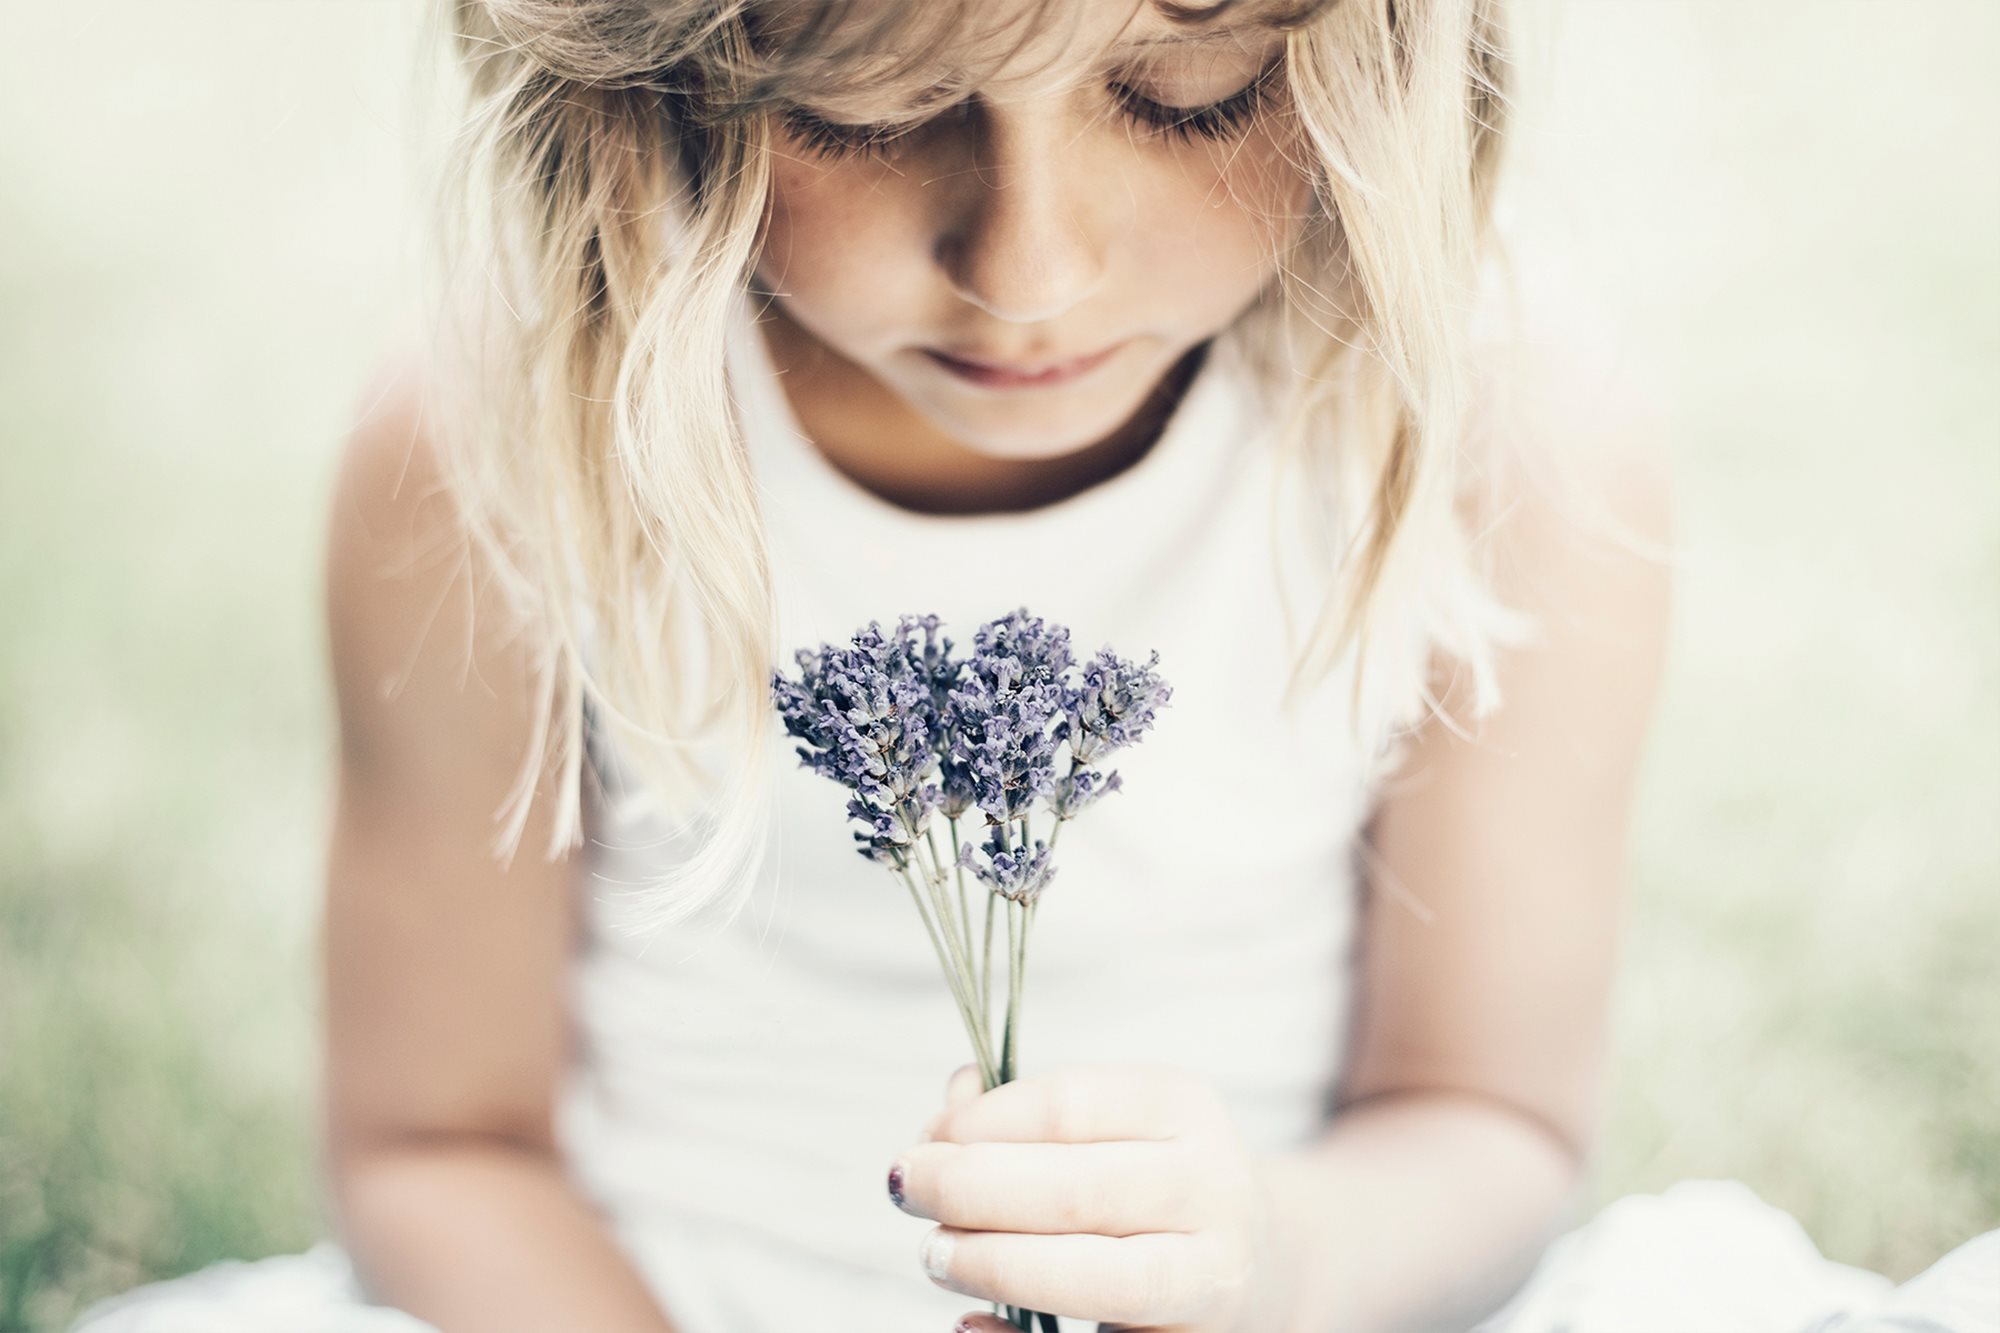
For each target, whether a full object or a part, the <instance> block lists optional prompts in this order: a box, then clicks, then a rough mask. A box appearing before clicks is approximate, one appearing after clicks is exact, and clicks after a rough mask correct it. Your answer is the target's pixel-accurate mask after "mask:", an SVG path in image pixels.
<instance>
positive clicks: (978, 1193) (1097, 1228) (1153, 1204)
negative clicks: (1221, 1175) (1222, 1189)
mask: <svg viewBox="0 0 2000 1333" xmlns="http://www.w3.org/2000/svg"><path fill="white" fill-rule="evenodd" d="M1206 1165H1207V1158H1206V1156H1205V1155H1203V1154H1201V1153H1200V1151H1199V1149H1198V1148H1197V1147H1194V1146H1190V1145H1189V1143H1188V1142H1187V1141H1185V1140H1173V1141H1169V1142H1164V1143H1161V1142H1150V1141H1118V1142H1112V1143H969V1144H958V1143H945V1142H934V1143H919V1144H916V1145H914V1146H913V1147H911V1148H910V1150H909V1151H907V1152H905V1153H904V1154H903V1156H902V1157H901V1158H900V1159H898V1161H897V1163H896V1166H895V1168H894V1169H895V1170H896V1172H897V1173H898V1174H897V1176H896V1179H895V1186H894V1189H893V1190H892V1193H891V1197H892V1198H895V1199H897V1206H898V1207H900V1208H902V1210H903V1211H904V1212H907V1213H913V1214H915V1215H916V1216H918V1217H928V1218H930V1219H931V1220H932V1221H934V1222H943V1223H945V1224H947V1225H949V1226H954V1227H962V1228H966V1229H968V1230H980V1231H1023V1232H1038V1233H1043V1234H1064V1233H1068V1232H1078V1231H1089V1232H1096V1233H1098V1234H1099V1235H1105V1236H1131V1235H1137V1234H1139V1233H1141V1232H1148V1231H1195V1230H1198V1229H1199V1228H1200V1227H1201V1226H1202V1225H1203V1224H1204V1221H1205V1220H1208V1219H1212V1218H1213V1217H1214V1216H1215V1215H1216V1213H1217V1211H1218V1206H1219V1205H1218V1202H1217V1200H1216V1199H1214V1198H1212V1197H1210V1196H1211V1195H1212V1194H1213V1193H1214V1192H1213V1191H1212V1190H1211V1189H1210V1188H1209V1183H1208V1175H1209V1173H1208V1172H1207V1171H1206V1170H1205V1169H1204V1168H1205V1167H1206Z"/></svg>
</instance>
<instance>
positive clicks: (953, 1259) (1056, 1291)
mask: <svg viewBox="0 0 2000 1333" xmlns="http://www.w3.org/2000/svg"><path fill="white" fill-rule="evenodd" d="M933 1237H936V1238H939V1240H940V1241H941V1242H942V1243H937V1242H934V1241H933ZM924 1239H925V1242H926V1245H925V1249H926V1263H925V1271H927V1272H928V1273H930V1275H931V1280H932V1281H933V1282H935V1283H937V1284H938V1285H939V1286H941V1287H945V1288H947V1289H949V1290H951V1291H956V1292H959V1293H961V1294H963V1295H966V1296H970V1297H973V1298H974V1299H977V1300H985V1301H999V1302H1002V1303H1004V1304H1009V1305H1014V1306H1016V1307H1019V1308H1025V1309H1031V1310H1060V1311H1062V1313H1063V1317H1064V1318H1065V1319H1077V1320H1093V1319H1094V1320H1098V1321H1100V1322H1103V1323H1110V1324H1137V1325H1139V1326H1141V1327H1144V1326H1147V1325H1152V1324H1181V1323H1196V1322H1198V1321H1199V1320H1200V1319H1201V1318H1202V1317H1203V1316H1204V1314H1205V1313H1206V1312H1207V1310H1208V1308H1209V1306H1210V1305H1211V1304H1212V1303H1213V1302H1214V1301H1215V1299H1216V1290H1217V1283H1216V1280H1215V1265H1214V1264H1212V1263H1211V1262H1210V1256H1209V1253H1208V1251H1209V1249H1210V1248H1211V1247H1210V1246H1209V1244H1208V1242H1206V1241H1205V1240H1204V1239H1203V1238H1202V1237H1200V1236H1191V1235H1186V1234H1182V1233H1179V1232H1159V1233H1149V1234H1146V1235H1140V1236H1091V1235H1072V1236H1034V1235H1019V1234H1014V1233H1010V1232H1003V1231H960V1230H957V1229H956V1228H953V1227H940V1228H938V1229H937V1230H936V1231H932V1232H929V1233H926V1235H925V1238H924ZM1002 1327H1004V1325H1003V1326H1002Z"/></svg>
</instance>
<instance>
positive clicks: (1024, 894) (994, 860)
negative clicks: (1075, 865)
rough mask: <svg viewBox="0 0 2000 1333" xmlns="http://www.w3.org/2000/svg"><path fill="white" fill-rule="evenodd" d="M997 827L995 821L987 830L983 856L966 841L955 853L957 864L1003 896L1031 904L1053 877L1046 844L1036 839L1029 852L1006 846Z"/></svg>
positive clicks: (982, 848)
mask: <svg viewBox="0 0 2000 1333" xmlns="http://www.w3.org/2000/svg"><path fill="white" fill-rule="evenodd" d="M1000 829H1001V826H1000V825H998V824H995V825H993V826H991V828H990V829H989V831H988V833H987V835H986V841H985V842H984V843H983V844H981V846H980V849H979V851H982V852H984V853H985V855H984V856H983V857H982V856H980V855H979V853H978V852H975V851H974V850H973V847H972V844H970V843H967V844H966V845H965V847H964V848H963V849H962V850H961V851H960V852H959V854H958V863H959V864H960V865H962V866H964V867H965V868H966V869H967V870H970V871H971V872H972V873H973V876H974V878H976V879H978V880H979V882H980V883H982V884H985V885H986V886H987V887H989V888H991V889H992V890H993V891H994V892H995V893H997V894H999V895H1000V896H1001V897H1002V898H1005V899H1008V900H1009V901H1010V902H1017V903H1032V902H1034V901H1035V900H1036V899H1037V898H1040V897H1041V896H1042V890H1043V889H1044V888H1046V887H1047V886H1048V882H1049V880H1051V879H1052V878H1054V877H1055V873H1056V868H1055V866H1054V865H1053V864H1051V862H1050V861H1049V845H1048V843H1046V842H1044V841H1042V840H1041V839H1040V838H1037V839H1035V846H1034V849H1033V850H1032V851H1030V850H1029V849H1027V848H1025V847H1014V848H1009V847H1008V846H1007V845H1006V844H1005V843H1003V842H1002V841H1001V840H1000Z"/></svg>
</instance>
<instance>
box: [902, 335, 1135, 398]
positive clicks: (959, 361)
mask: <svg viewBox="0 0 2000 1333" xmlns="http://www.w3.org/2000/svg"><path fill="white" fill-rule="evenodd" d="M1124 345H1125V344H1124V343H1122V342H1120V343H1113V344H1112V345H1111V346H1109V347H1106V348H1104V349H1103V350H1101V351H1096V352H1091V353H1089V354H1088V355H1085V356H1072V357H1051V358H1044V359H1042V360H1039V361H1007V360H1004V359H1001V358H988V357H981V356H978V355H976V354H974V353H971V352H965V353H953V352H946V351H943V350H941V349H939V348H935V347H926V348H923V349H922V351H923V354H924V355H925V356H927V357H929V358H930V359H931V361H932V362H933V363H935V364H936V365H938V366H940V367H942V368H943V369H945V370H947V371H949V372H951V374H953V375H954V376H956V377H957V378H959V379H960V380H962V381H964V382H965V383H967V384H974V385H978V386H979V387H981V388H986V389H1045V388H1052V387H1054V386H1056V385H1059V384H1068V383H1070V382H1072V381H1074V380H1079V379H1082V378H1083V377H1084V376H1085V375H1088V374H1089V373H1090V372H1091V371H1093V370H1095V369H1097V367H1099V366H1101V365H1103V364H1104V363H1105V362H1106V361H1108V360H1110V359H1111V356H1112V354H1113V353H1115V352H1116V351H1117V350H1118V349H1119V348H1121V347H1123V346H1124Z"/></svg>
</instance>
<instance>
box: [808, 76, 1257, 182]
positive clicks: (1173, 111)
mask: <svg viewBox="0 0 2000 1333" xmlns="http://www.w3.org/2000/svg"><path fill="white" fill-rule="evenodd" d="M1282 67H1283V66H1282V64H1281V63H1273V64H1272V65H1270V66H1269V67H1267V68H1266V69H1265V70H1263V71H1262V72H1261V73H1259V74H1258V75H1257V77H1256V78H1254V79H1252V80H1251V81H1250V82H1249V83H1248V84H1246V85H1244V87H1243V88H1241V89H1239V90H1238V91H1236V92H1234V93H1231V94H1230V95H1229V96H1228V97H1225V98H1223V99H1222V100H1221V101H1218V102H1210V103H1207V104H1206V105H1203V106H1171V105H1168V104H1166V103H1164V102H1160V101H1157V100H1155V99H1153V98H1150V97H1147V96H1146V95H1145V94H1144V93H1141V92H1140V91H1139V90H1138V89H1136V88H1134V87H1132V86H1131V85H1130V84H1127V83H1120V82H1113V83H1111V84H1109V85H1107V91H1109V92H1110V94H1111V98H1112V101H1113V102H1114V103H1115V104H1116V106H1117V109H1118V112H1119V113H1120V114H1121V115H1123V116H1125V117H1126V118H1127V119H1129V120H1131V121H1133V122H1135V123H1137V124H1138V125H1140V126H1142V127H1143V128H1145V129H1148V130H1150V131H1153V132H1154V133H1156V134H1160V135H1162V136H1165V137H1169V138H1172V139H1176V140H1178V141H1180V142H1183V143H1185V142H1189V141H1192V140H1194V139H1198V138H1199V139H1212V140H1220V139H1227V138H1230V137H1232V136H1234V135H1236V134H1238V133H1240V132H1241V131H1242V129H1243V128H1244V126H1246V125H1247V124H1249V122H1250V120H1251V118H1252V117H1254V116H1255V115H1256V113H1257V110H1258V107H1259V106H1260V105H1261V104H1262V103H1263V101H1264V98H1265V97H1266V96H1267V94H1268V92H1269V90H1270V87H1271V84H1272V83H1273V82H1274V75H1275V74H1276V73H1277V71H1278V70H1279V69H1281V68H1282ZM784 122H785V127H786V128H787V129H788V130H790V131H791V133H792V134H793V136H794V137H796V138H797V139H798V140H799V142H800V144H801V145H802V146H804V147H805V149H806V150H807V151H808V152H811V153H813V154H814V155H815V156H819V157H824V158H844V157H855V156H860V157H886V156H887V155H888V154H889V152H890V151H891V149H892V148H893V146H894V145H895V144H896V143H897V141H898V140H900V139H902V138H904V137H905V136H907V135H909V134H911V133H913V132H914V131H917V130H920V129H922V128H924V126H925V125H926V124H927V123H928V122H924V121H916V122H901V123H882V124H850V123H846V122H842V121H832V120H827V119H825V118H824V117H821V116H817V115H815V114H813V113H812V112H810V111H808V110H806V109H805V108H804V107H797V106H795V107H790V108H788V109H786V111H785V112H784Z"/></svg>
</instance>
